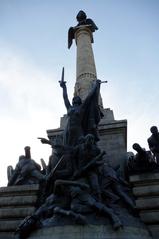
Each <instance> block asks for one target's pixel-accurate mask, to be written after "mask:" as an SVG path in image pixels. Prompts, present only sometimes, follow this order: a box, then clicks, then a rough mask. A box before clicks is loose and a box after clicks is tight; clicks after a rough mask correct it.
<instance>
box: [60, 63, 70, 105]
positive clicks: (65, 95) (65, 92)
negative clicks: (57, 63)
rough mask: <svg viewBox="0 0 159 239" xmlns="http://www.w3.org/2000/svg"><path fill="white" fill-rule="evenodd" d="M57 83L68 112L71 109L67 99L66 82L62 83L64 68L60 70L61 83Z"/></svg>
mask: <svg viewBox="0 0 159 239" xmlns="http://www.w3.org/2000/svg"><path fill="white" fill-rule="evenodd" d="M59 83H60V86H61V88H62V89H63V99H64V103H65V106H66V109H67V110H68V109H69V108H70V107H71V104H70V101H69V99H68V94H67V87H66V81H64V67H63V68H62V76H61V81H59Z"/></svg>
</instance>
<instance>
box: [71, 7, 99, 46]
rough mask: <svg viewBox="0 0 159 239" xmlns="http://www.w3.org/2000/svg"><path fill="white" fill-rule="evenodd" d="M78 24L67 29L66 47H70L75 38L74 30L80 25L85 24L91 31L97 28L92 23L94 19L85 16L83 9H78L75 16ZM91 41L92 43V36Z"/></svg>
mask: <svg viewBox="0 0 159 239" xmlns="http://www.w3.org/2000/svg"><path fill="white" fill-rule="evenodd" d="M76 19H77V22H78V24H77V25H76V26H75V27H70V28H69V30H68V48H70V47H71V45H72V41H73V39H74V38H75V32H76V30H77V29H78V28H79V27H80V26H84V25H86V26H87V27H88V28H89V29H90V30H91V32H95V31H96V30H98V27H97V26H96V24H95V23H94V21H93V20H92V19H90V18H87V15H86V13H85V12H84V11H82V10H81V11H79V13H78V14H77V16H76ZM92 43H93V38H92Z"/></svg>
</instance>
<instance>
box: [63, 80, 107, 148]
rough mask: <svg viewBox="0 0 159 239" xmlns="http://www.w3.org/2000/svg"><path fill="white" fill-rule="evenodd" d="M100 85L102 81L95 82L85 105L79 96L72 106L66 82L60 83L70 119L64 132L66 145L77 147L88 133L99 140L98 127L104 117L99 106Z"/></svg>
mask: <svg viewBox="0 0 159 239" xmlns="http://www.w3.org/2000/svg"><path fill="white" fill-rule="evenodd" d="M100 83H101V81H100V80H96V81H95V84H94V86H93V88H92V90H91V91H90V93H89V94H88V96H87V97H86V99H85V100H84V101H83V103H82V101H81V98H80V97H79V96H75V97H74V98H73V100H72V105H71V104H70V101H69V99H68V95H67V88H66V82H65V81H63V80H62V81H60V86H61V87H62V89H63V98H64V103H65V106H66V109H67V117H68V119H67V125H66V128H65V130H64V144H65V145H69V146H75V145H77V143H78V140H79V138H80V137H82V136H84V135H86V134H88V133H91V134H93V135H94V136H95V140H96V141H97V140H99V139H98V132H97V126H98V123H99V121H100V119H101V117H102V116H103V115H102V113H101V111H100V109H99V106H98V97H99V89H100Z"/></svg>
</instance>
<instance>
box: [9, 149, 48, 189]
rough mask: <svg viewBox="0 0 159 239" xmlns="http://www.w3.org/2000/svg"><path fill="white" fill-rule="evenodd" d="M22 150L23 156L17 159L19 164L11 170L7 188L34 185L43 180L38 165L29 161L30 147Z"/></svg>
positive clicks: (31, 160)
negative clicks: (23, 151)
mask: <svg viewBox="0 0 159 239" xmlns="http://www.w3.org/2000/svg"><path fill="white" fill-rule="evenodd" d="M24 149H25V156H24V155H21V156H20V157H19V162H18V163H17V165H16V167H15V170H13V174H12V176H11V177H10V179H9V182H8V186H12V185H27V184H36V183H39V182H41V181H43V180H44V175H43V174H42V173H41V167H40V165H39V164H37V163H36V162H35V161H34V160H33V159H31V154H30V147H29V146H26V147H25V148H24Z"/></svg>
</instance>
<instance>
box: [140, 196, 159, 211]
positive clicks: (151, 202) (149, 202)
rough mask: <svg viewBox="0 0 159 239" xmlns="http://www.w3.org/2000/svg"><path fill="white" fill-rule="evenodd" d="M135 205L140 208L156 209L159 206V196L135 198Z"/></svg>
mask: <svg viewBox="0 0 159 239" xmlns="http://www.w3.org/2000/svg"><path fill="white" fill-rule="evenodd" d="M136 207H137V208H138V209H139V210H141V209H158V208H159V197H151V198H142V199H138V200H136Z"/></svg>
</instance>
